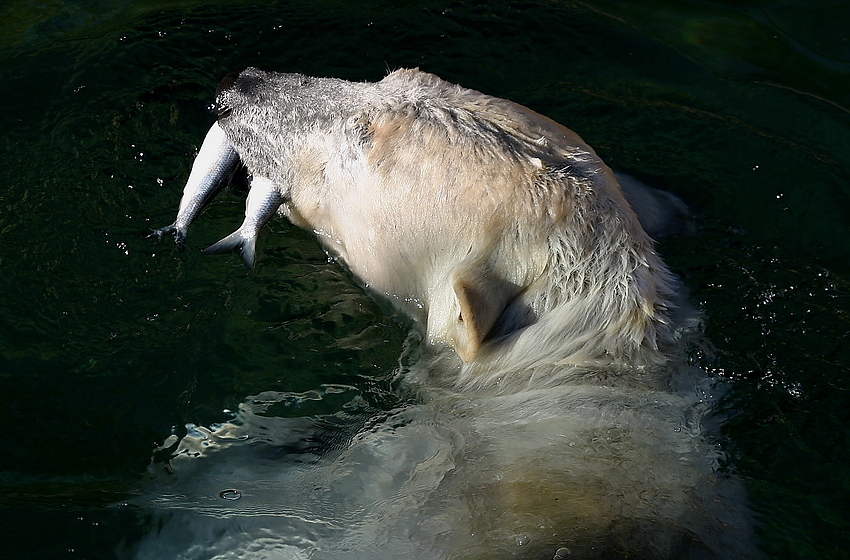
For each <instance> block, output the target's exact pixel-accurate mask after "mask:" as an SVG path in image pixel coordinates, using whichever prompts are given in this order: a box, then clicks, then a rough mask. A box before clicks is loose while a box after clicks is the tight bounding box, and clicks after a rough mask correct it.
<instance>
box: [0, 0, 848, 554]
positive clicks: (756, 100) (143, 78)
mask: <svg viewBox="0 0 850 560" xmlns="http://www.w3.org/2000/svg"><path fill="white" fill-rule="evenodd" d="M0 23H2V25H0V92H2V93H0V96H1V97H0V99H2V102H3V103H2V112H0V154H2V160H0V161H1V162H2V165H0V266H2V274H0V321H2V330H0V395H2V406H0V424H2V426H4V432H5V434H6V435H5V436H4V437H3V439H2V444H0V556H3V557H8V558H44V559H48V558H49V559H53V558H112V557H114V556H115V550H116V548H120V547H122V546H124V545H125V544H127V543H130V544H131V543H132V542H134V541H135V540H138V539H139V538H140V537H141V536H142V535H143V534H144V533H145V531H146V530H147V529H148V525H147V524H148V523H149V520H148V518H147V517H146V516H145V514H144V512H140V511H137V510H135V509H134V508H131V507H120V506H116V505H115V504H116V503H120V502H121V501H122V500H124V499H127V498H128V497H131V496H132V495H134V493H136V492H137V491H138V489H139V488H140V486H141V485H142V479H143V475H144V472H145V470H146V467H147V466H148V464H149V463H150V461H151V454H152V452H153V450H154V447H155V445H156V444H157V443H161V442H163V441H164V440H165V439H166V438H167V437H168V436H169V435H170V434H171V433H172V432H175V433H177V434H180V433H181V431H182V430H185V428H183V426H184V425H185V424H187V423H194V424H198V425H204V426H208V425H210V424H213V423H216V422H221V421H224V420H227V419H229V418H230V417H231V415H230V413H229V412H228V411H230V410H234V409H235V408H236V407H237V406H238V404H239V403H240V402H241V401H242V400H244V399H245V397H246V396H247V395H253V394H257V393H259V392H262V391H266V390H275V391H291V392H295V393H297V392H306V391H313V390H321V389H322V388H323V387H325V386H327V385H333V386H341V392H334V391H331V392H323V393H322V398H320V399H318V400H309V399H306V400H303V402H302V404H300V405H298V406H294V407H289V408H287V409H285V410H284V409H281V410H280V411H275V413H279V414H281V415H284V414H292V415H296V416H306V415H318V414H328V413H334V412H338V411H339V410H340V409H341V408H342V407H343V405H344V404H345V403H348V402H350V401H351V400H352V396H351V395H352V394H356V395H357V396H358V397H359V400H358V402H361V403H362V405H361V406H363V407H364V409H385V408H388V407H390V406H392V405H394V404H395V403H396V399H397V397H395V396H394V393H393V392H392V387H391V384H390V380H391V378H392V375H393V371H394V369H395V368H396V367H397V365H398V357H399V355H400V354H401V353H402V351H403V345H404V341H405V337H406V326H405V325H403V324H400V323H398V322H397V321H394V320H393V319H390V318H388V317H387V316H386V315H385V313H384V311H383V310H382V309H381V308H379V306H378V305H377V304H376V303H374V302H373V301H372V300H371V299H369V298H368V297H367V296H366V295H364V294H363V293H362V291H361V290H360V289H359V288H358V287H357V285H356V283H355V282H353V281H352V279H351V278H350V277H349V276H347V274H346V273H345V272H344V271H342V270H341V269H340V268H339V267H338V266H336V265H334V264H329V263H328V262H327V258H326V256H325V255H324V253H323V252H322V251H321V250H320V249H319V248H318V246H317V245H316V243H315V242H314V241H313V240H312V239H311V238H310V236H308V235H307V234H305V233H303V232H301V231H300V230H298V229H296V228H294V227H292V226H290V225H289V224H288V223H286V222H284V221H282V220H279V221H274V222H273V223H272V224H270V226H269V227H267V228H266V232H265V233H264V235H263V236H262V237H261V248H260V254H259V263H258V266H257V267H256V269H255V270H254V271H253V272H251V273H246V271H245V270H244V269H243V267H242V265H241V263H240V262H239V260H238V258H237V257H236V256H225V257H221V256H204V255H201V254H200V252H199V251H198V249H199V248H201V247H203V246H205V245H206V244H209V243H211V242H213V241H215V240H217V239H219V238H221V237H222V236H224V235H225V234H227V233H229V232H230V231H232V230H233V229H234V228H235V227H236V226H237V225H238V223H239V221H240V220H241V212H242V205H243V197H242V194H240V193H239V192H238V191H237V190H231V191H228V192H227V193H226V194H224V195H222V196H220V197H219V199H218V200H217V201H216V202H215V204H213V205H212V206H211V207H210V208H209V209H208V210H207V211H206V212H205V213H204V215H203V216H202V218H201V219H200V220H199V221H198V222H197V223H196V224H195V225H194V226H193V228H192V231H191V236H190V244H189V247H188V250H187V251H186V252H185V253H179V252H177V251H176V250H175V248H174V247H172V246H171V244H169V243H157V242H154V241H152V240H148V239H145V238H144V235H145V234H146V233H147V232H148V231H150V229H151V228H152V227H157V226H161V225H164V224H166V223H169V222H170V221H171V219H172V218H173V215H174V212H175V210H176V205H177V201H178V199H179V194H180V191H181V189H182V186H183V182H184V181H185V178H186V176H187V174H188V170H189V167H190V165H191V160H192V156H193V154H194V151H195V150H196V149H197V148H198V147H199V145H200V141H201V139H202V138H203V134H204V132H205V130H206V129H207V128H208V126H209V124H210V123H211V122H212V118H213V117H212V115H211V113H210V111H209V109H208V107H209V105H210V103H211V101H212V92H213V90H214V88H215V86H216V84H217V82H218V80H219V79H220V78H221V77H222V76H223V75H224V74H225V73H226V72H228V71H230V70H233V69H238V68H241V67H244V66H247V65H253V66H258V67H261V68H266V69H270V70H279V71H294V72H303V73H306V74H312V75H320V76H336V77H341V78H346V79H352V80H374V79H379V78H380V77H382V76H383V75H384V74H385V73H386V72H387V70H388V69H395V68H398V67H412V66H419V67H421V68H422V69H424V70H427V71H430V72H434V73H436V74H438V75H440V76H441V77H443V78H445V79H448V80H450V81H454V82H458V83H461V84H463V85H465V86H468V87H472V88H475V89H479V90H482V91H484V92H486V93H490V94H494V95H498V96H501V97H507V98H510V99H513V100H515V101H518V102H520V103H523V104H525V105H528V106H530V107H532V108H534V109H535V110H537V111H539V112H541V113H544V114H547V115H549V116H551V117H553V118H555V119H556V120H558V121H560V122H562V123H564V124H566V125H567V126H569V127H570V128H572V129H574V130H576V131H577V132H578V133H579V134H581V135H582V136H583V137H584V139H585V140H586V141H588V142H589V143H590V144H591V145H593V146H594V147H596V149H597V151H598V152H599V153H600V154H601V155H603V157H604V158H605V159H606V160H607V161H608V162H609V164H610V165H611V166H612V167H614V168H615V169H616V170H618V171H624V172H628V173H632V174H634V175H636V176H638V177H640V178H642V179H643V180H645V181H646V182H648V183H650V184H653V185H654V186H657V187H661V188H665V189H668V190H671V191H673V192H675V193H676V194H678V195H679V196H680V197H682V198H683V199H685V200H686V201H687V202H688V204H689V205H690V206H691V207H692V208H693V209H694V210H695V212H696V214H697V219H698V232H697V234H696V236H695V237H693V238H689V239H683V240H675V241H668V242H665V243H663V244H662V245H661V246H660V250H661V252H662V254H663V255H664V257H665V259H666V260H667V262H668V263H669V264H670V265H671V266H672V268H674V269H675V270H676V271H677V272H678V273H679V274H680V275H681V276H682V277H683V279H684V281H685V283H686V284H687V286H688V287H689V289H690V291H691V300H692V301H693V302H694V304H696V305H697V306H699V307H700V308H701V309H702V310H703V311H704V313H705V317H706V321H705V322H706V332H707V335H708V338H709V339H710V340H711V341H712V343H713V347H712V348H705V349H701V350H699V351H695V353H694V356H693V360H694V361H695V363H697V364H699V365H701V366H703V367H704V368H706V369H709V370H711V371H713V372H716V373H719V374H721V375H723V376H725V377H728V378H729V379H730V380H732V381H733V382H734V389H733V391H732V393H731V395H730V397H729V399H728V400H727V401H726V402H725V406H727V407H729V408H730V409H731V410H733V411H734V413H735V416H734V418H733V420H731V421H730V422H728V424H727V425H726V428H725V433H726V435H727V437H728V442H727V448H728V450H729V451H730V453H731V455H732V457H734V468H735V469H737V470H738V471H739V472H740V473H741V474H742V475H743V476H744V477H745V478H746V479H747V481H748V483H749V489H750V493H751V496H752V500H753V507H754V509H755V510H756V511H757V512H758V514H759V516H760V519H761V523H762V527H761V530H760V534H761V537H762V539H763V541H764V547H763V548H764V550H765V551H766V552H767V553H768V554H769V555H771V556H772V557H773V558H782V559H788V558H800V559H809V558H811V559H821V558H846V557H847V552H846V551H847V550H848V549H850V511H848V510H850V506H848V504H850V467H848V465H850V430H848V428H847V426H848V420H850V418H848V417H850V413H848V410H850V407H848V404H850V402H848V401H850V398H848V386H850V371H849V370H850V316H848V313H850V299H848V296H850V283H849V282H848V275H850V266H848V263H850V261H848V257H850V4H848V2H827V1H822V2H804V1H802V0H798V1H796V2H795V1H781V0H777V1H774V2H763V1H757V0H749V1H747V2H736V3H732V2H729V3H724V2H713V3H708V2H697V1H692V2H673V1H669V2H664V1H654V2H617V1H612V0H611V1H598V2H586V3H581V2H565V1H542V0H541V1H529V2H518V3H512V2H502V1H492V2H444V3H438V2H412V1H410V2H406V1H398V2H377V1H376V2H352V1H349V2H337V1H315V2H291V3H288V2H191V1H185V2H180V1H177V0H173V1H169V0H161V1H146V2H130V1H129V0H124V1H116V2H101V1H97V0H80V1H78V2H45V3H33V2H28V1H23V0H11V1H10V0H6V2H5V3H3V4H2V5H0ZM340 395H341V396H340ZM296 400H297V399H296Z"/></svg>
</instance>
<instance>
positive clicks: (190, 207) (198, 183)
mask: <svg viewBox="0 0 850 560" xmlns="http://www.w3.org/2000/svg"><path fill="white" fill-rule="evenodd" d="M238 165H239V156H238V155H237V153H236V150H234V149H233V146H232V145H231V143H230V141H229V140H228V139H227V136H226V135H225V134H224V131H223V130H222V129H221V127H220V126H218V123H215V124H213V125H212V128H210V130H209V132H207V136H206V138H204V142H203V144H201V149H200V151H199V152H198V156H197V157H196V158H195V162H194V163H193V164H192V171H191V173H189V179H188V180H187V181H186V186H185V187H184V188H183V197H182V198H181V199H180V208H179V209H178V211H177V218H176V219H175V220H174V223H173V224H171V225H168V226H165V227H162V228H159V229H155V230H154V231H153V232H152V233H151V234H150V235H149V236H148V237H156V238H160V237H164V236H166V235H169V234H174V242H175V243H177V246H178V247H180V249H183V247H184V246H185V245H186V230H187V229H188V228H189V224H191V223H192V221H194V219H195V218H197V217H198V214H199V213H200V212H201V210H202V209H203V208H204V206H206V204H207V203H208V202H209V201H210V200H212V198H213V197H214V196H215V195H216V194H217V193H218V191H220V190H221V188H222V187H223V186H224V185H225V184H226V183H227V181H228V179H229V177H230V176H231V175H232V174H233V172H234V171H235V170H236V168H237V166H238Z"/></svg>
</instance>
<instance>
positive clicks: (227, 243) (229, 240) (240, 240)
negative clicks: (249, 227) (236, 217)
mask: <svg viewBox="0 0 850 560" xmlns="http://www.w3.org/2000/svg"><path fill="white" fill-rule="evenodd" d="M256 246H257V237H256V236H247V235H245V234H244V233H243V232H242V230H241V229H238V230H236V231H234V232H233V233H231V234H230V235H228V236H227V237H225V238H224V239H222V240H221V241H218V242H216V243H213V244H212V245H210V246H209V247H207V248H206V249H204V253H206V254H208V255H217V254H220V253H229V252H230V251H235V250H236V249H239V252H240V253H241V254H242V262H244V263H245V266H247V267H248V268H253V267H254V258H255V256H256Z"/></svg>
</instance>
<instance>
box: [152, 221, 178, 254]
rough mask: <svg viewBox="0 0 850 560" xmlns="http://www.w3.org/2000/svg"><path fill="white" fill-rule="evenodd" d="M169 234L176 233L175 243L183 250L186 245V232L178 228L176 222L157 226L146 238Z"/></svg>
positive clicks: (159, 237) (157, 237) (161, 236)
mask: <svg viewBox="0 0 850 560" xmlns="http://www.w3.org/2000/svg"><path fill="white" fill-rule="evenodd" d="M169 234H174V243H175V244H176V245H177V248H178V249H179V250H180V251H182V250H183V249H184V248H185V247H186V232H185V231H184V230H181V229H180V228H178V227H177V224H176V223H174V224H171V225H170V226H165V227H161V228H157V229H155V230H153V231H152V232H150V233H149V234H148V235H147V236H146V238H147V239H151V238H154V239H162V238H163V237H165V236H166V235H169Z"/></svg>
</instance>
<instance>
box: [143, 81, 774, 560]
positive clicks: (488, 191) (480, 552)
mask: <svg viewBox="0 0 850 560" xmlns="http://www.w3.org/2000/svg"><path fill="white" fill-rule="evenodd" d="M216 108H217V111H218V114H219V119H218V122H217V123H216V124H215V125H213V127H212V129H211V130H210V132H209V133H208V135H207V137H206V139H205V141H204V144H203V145H202V148H201V150H200V152H199V154H198V157H197V159H196V161H195V164H194V166H193V169H192V172H191V174H190V177H189V180H188V183H187V185H186V189H185V190H184V195H183V199H182V200H181V204H180V209H179V210H178V216H177V220H176V221H175V222H174V224H172V225H170V226H167V227H165V228H161V229H160V230H156V231H155V232H154V235H156V236H162V235H166V234H172V233H173V234H174V236H175V238H176V240H177V242H178V243H180V244H183V243H184V242H185V238H186V229H187V227H188V225H189V223H191V221H192V220H193V219H194V218H195V217H196V216H197V214H198V213H199V211H200V209H201V208H202V207H203V205H204V204H205V203H206V202H208V201H209V199H210V198H211V197H212V196H213V195H214V194H215V193H216V192H217V189H218V188H219V187H220V185H221V184H223V183H224V182H226V180H227V177H228V176H229V174H230V173H232V171H233V169H234V168H235V167H236V166H237V165H244V166H245V167H246V168H247V170H248V172H249V174H250V176H251V178H252V179H251V190H250V192H249V194H248V200H247V203H246V205H247V208H246V215H245V220H244V222H243V224H242V226H241V227H240V228H239V229H238V230H237V231H236V232H234V233H233V234H232V235H230V236H228V237H227V238H225V239H223V240H222V241H220V242H218V243H216V244H214V245H213V246H211V247H210V248H208V249H207V251H209V252H222V251H227V250H234V249H238V250H240V251H241V252H242V255H243V258H244V259H245V261H246V263H248V264H249V265H250V264H252V263H253V261H254V253H255V248H254V247H255V240H256V236H257V231H258V230H259V229H260V228H261V227H262V226H263V224H264V223H265V222H266V221H267V220H268V219H269V218H270V217H271V216H272V215H274V214H275V213H276V212H280V213H282V214H283V215H284V216H286V217H287V218H288V219H289V220H291V221H292V222H293V223H294V224H296V225H299V226H301V227H304V228H306V229H308V230H310V231H313V232H315V234H316V235H317V237H318V238H319V239H320V241H321V242H322V243H323V244H324V245H325V247H326V248H327V249H328V250H329V251H330V252H331V253H332V254H334V255H336V256H338V257H339V259H341V260H342V261H343V262H344V263H345V264H346V265H347V266H348V267H349V268H350V270H351V271H352V272H353V273H354V275H355V276H356V277H357V278H359V279H360V280H361V281H362V282H363V284H364V285H365V286H366V287H368V289H369V290H370V291H371V292H373V293H376V294H378V295H379V297H382V298H385V299H388V300H390V301H391V302H393V303H394V304H395V305H396V306H397V307H398V308H400V309H401V310H403V311H404V312H405V313H407V314H408V315H410V316H411V317H412V318H413V319H414V320H415V321H416V323H417V324H418V325H419V326H420V329H421V333H422V336H423V344H421V347H420V349H419V351H420V353H421V355H419V356H418V358H416V359H415V360H411V362H412V365H410V366H409V367H403V368H402V370H403V373H404V375H405V385H404V386H405V387H406V388H408V389H410V388H415V389H416V391H417V392H418V395H419V400H418V401H417V402H416V404H411V405H407V406H405V407H402V408H400V409H398V410H394V411H391V412H389V413H386V414H384V415H380V414H378V415H375V416H374V417H373V418H370V419H369V420H368V421H366V422H365V425H360V427H359V429H357V430H354V429H353V428H352V429H353V430H354V432H353V433H350V434H348V435H347V436H346V437H344V438H343V440H344V444H342V445H336V446H328V448H327V449H323V450H321V451H317V450H316V449H315V446H312V447H311V446H309V445H306V444H303V442H305V441H308V440H309V441H315V440H317V439H318V440H321V439H322V437H321V436H316V434H320V433H323V430H326V429H328V428H327V427H326V426H325V424H326V423H323V422H321V421H320V419H310V418H301V419H291V418H277V419H270V418H267V417H265V416H264V415H263V411H264V410H265V408H264V407H267V406H268V405H269V403H273V402H275V401H276V400H280V399H282V398H289V397H284V396H282V395H281V394H273V393H269V394H264V395H258V396H255V397H252V398H250V399H248V400H247V401H246V403H245V404H244V405H243V406H242V407H241V409H240V411H239V413H238V415H237V417H236V418H235V419H234V421H233V422H229V423H226V424H224V425H221V426H216V427H214V428H212V429H207V428H198V427H191V429H190V433H189V435H188V436H186V437H185V438H182V440H181V441H179V442H172V443H173V445H172V450H173V451H174V453H173V454H174V458H173V459H172V461H171V464H172V466H173V469H174V473H173V474H171V475H170V476H169V477H167V478H168V480H167V481H166V482H164V483H163V484H164V485H165V487H166V489H165V490H162V492H163V496H161V497H160V498H155V499H154V500H153V502H154V503H156V504H158V505H159V506H160V507H162V508H163V509H164V510H165V511H167V512H168V513H167V514H163V518H162V520H161V522H160V524H159V527H158V529H157V530H155V531H152V532H151V534H150V535H148V538H147V539H145V540H144V541H143V542H142V543H140V544H139V546H138V547H137V550H136V551H135V552H136V557H137V558H161V557H168V558H237V557H238V558H241V557H250V558H363V559H372V558H416V559H442V558H446V559H448V558H452V559H454V558H458V559H466V558H469V559H478V558H482V559H483V558H487V559H490V558H546V559H550V558H553V557H554V558H566V557H571V558H600V559H601V558H606V559H607V558H645V559H664V558H730V559H731V558H736V559H737V558H749V557H753V558H755V557H758V553H757V551H756V549H755V547H753V545H752V534H751V526H750V525H751V522H750V519H749V515H748V514H747V509H746V507H745V505H744V497H743V496H744V492H743V490H742V489H741V484H740V482H739V481H737V480H736V479H735V478H734V477H732V476H730V475H728V474H724V473H722V472H719V471H718V461H719V459H720V451H719V450H718V448H717V446H716V444H713V443H712V442H711V441H710V438H709V437H707V436H706V434H705V433H703V432H704V425H705V424H706V423H707V422H706V420H707V419H708V417H709V413H710V412H711V408H712V398H713V397H712V395H713V391H714V390H715V386H714V383H713V381H712V380H711V379H708V378H707V376H706V375H705V374H703V373H702V372H699V371H697V370H695V369H694V368H692V367H689V366H687V365H686V363H685V360H684V359H683V357H682V345H683V342H682V340H683V338H684V337H685V336H687V333H688V332H689V330H692V327H693V323H694V322H695V321H694V317H693V314H690V313H688V312H687V311H684V310H683V306H682V305H681V302H680V301H679V300H678V297H677V291H678V290H677V286H676V282H675V280H674V278H673V277H672V276H671V274H670V272H669V271H668V269H667V268H666V266H665V265H664V263H663V262H662V261H661V259H660V258H659V256H658V254H657V253H656V252H655V250H654V248H653V241H652V239H651V238H650V237H649V235H648V234H647V233H646V229H648V230H650V231H651V232H652V233H653V234H654V235H659V234H663V233H664V232H665V231H666V230H673V229H678V228H681V227H686V226H683V225H682V224H683V223H684V222H683V220H682V215H683V209H682V205H681V203H680V202H678V200H677V199H675V198H673V197H671V196H669V195H665V194H663V193H660V192H659V191H655V190H653V189H649V188H648V187H645V186H642V185H640V184H638V183H634V182H631V181H629V182H623V181H621V182H623V183H624V185H623V186H624V187H626V188H627V191H626V194H625V195H624V192H623V191H622V190H621V187H620V185H619V184H618V181H617V179H616V178H615V176H614V174H613V173H612V172H611V170H610V169H609V168H608V167H607V166H606V165H605V164H604V163H603V162H602V161H601V160H600V159H599V157H598V156H597V155H596V154H595V153H594V151H593V150H592V149H591V148H590V147H589V146H587V145H586V144H585V143H584V142H583V141H582V140H581V139H580V138H579V137H578V136H577V135H576V134H575V133H573V132H572V131H570V130H568V129H567V128H565V127H563V126H561V125H559V124H557V123H555V122H553V121H552V120H550V119H548V118H546V117H543V116H541V115H539V114H537V113H535V112H533V111H531V110H529V109H527V108H525V107H523V106H520V105H518V104H516V103H512V102H510V101H506V100H503V99H498V98H495V97H490V96H487V95H484V94H482V93H479V92H477V91H473V90H469V89H465V88H462V87H460V86H456V85H453V84H450V83H447V82H445V81H443V80H441V79H439V78H437V77H436V76H433V75H431V74H427V73H423V72H420V71H418V70H400V71H397V72H394V73H392V74H390V75H389V76H387V77H386V78H384V79H383V80H382V81H380V82H377V83H351V82H346V81H342V80H336V79H319V78H309V77H305V76H301V75H297V74H278V73H270V72H264V71H260V70H257V69H253V68H249V69H247V70H245V71H243V72H242V73H239V74H233V75H230V76H228V77H227V78H225V80H224V81H223V82H222V84H221V86H220V87H219V90H218V91H217V93H216ZM627 197H628V201H627ZM633 209H634V210H633ZM635 211H637V212H639V214H640V215H639V216H638V215H636V214H635ZM641 222H642V223H643V226H644V227H642V225H641ZM290 397H291V396H290ZM254 438H258V439H259V440H262V442H265V443H264V445H266V446H268V448H269V449H286V450H289V451H288V452H286V453H282V452H277V453H273V452H271V451H268V452H266V453H260V452H258V451H257V448H256V447H254V448H253V449H252V448H250V447H249V446H240V445H239V442H240V441H246V440H251V439H254ZM329 439H333V438H329ZM337 440H339V438H338V437H337ZM299 442H301V443H299ZM255 443H256V442H255ZM299 446H300V447H299ZM308 448H309V449H308ZM299 449H300V451H298V450H299ZM223 485H225V486H224V487H226V485H232V486H233V487H234V489H233V490H229V492H232V495H228V494H227V493H226V492H224V493H221V494H220V496H221V498H227V497H228V496H230V497H235V496H242V498H241V500H239V501H237V502H233V505H231V504H228V503H225V502H224V501H223V500H222V499H221V498H219V491H220V490H221V489H222V488H223ZM178 496H179V498H178ZM237 504H238V507H237Z"/></svg>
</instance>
